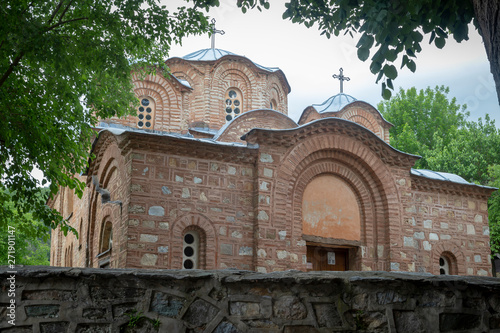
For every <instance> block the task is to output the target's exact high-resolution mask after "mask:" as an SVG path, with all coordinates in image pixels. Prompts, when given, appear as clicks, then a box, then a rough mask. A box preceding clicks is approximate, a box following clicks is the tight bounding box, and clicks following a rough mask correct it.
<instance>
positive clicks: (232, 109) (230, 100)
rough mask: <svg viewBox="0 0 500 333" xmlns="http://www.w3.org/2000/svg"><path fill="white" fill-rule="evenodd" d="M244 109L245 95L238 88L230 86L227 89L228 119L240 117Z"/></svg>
mask: <svg viewBox="0 0 500 333" xmlns="http://www.w3.org/2000/svg"><path fill="white" fill-rule="evenodd" d="M242 110H243V95H242V94H241V91H240V90H239V89H237V88H229V89H228V90H227V91H226V101H225V111H226V112H225V114H226V121H231V120H233V119H234V118H236V117H238V116H239V115H240V114H241V112H242Z"/></svg>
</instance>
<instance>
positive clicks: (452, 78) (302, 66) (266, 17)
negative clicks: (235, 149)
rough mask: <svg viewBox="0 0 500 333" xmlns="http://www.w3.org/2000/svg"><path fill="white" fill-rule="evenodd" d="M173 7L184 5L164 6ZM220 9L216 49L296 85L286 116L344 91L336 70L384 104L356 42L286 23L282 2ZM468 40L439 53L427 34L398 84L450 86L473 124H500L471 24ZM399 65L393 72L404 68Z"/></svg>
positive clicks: (214, 13) (193, 44)
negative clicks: (274, 71)
mask: <svg viewBox="0 0 500 333" xmlns="http://www.w3.org/2000/svg"><path fill="white" fill-rule="evenodd" d="M165 3H166V5H167V7H168V8H169V9H170V10H173V9H174V8H175V7H176V5H177V4H181V5H186V2H185V1H182V0H174V1H172V0H168V2H167V1H165ZM220 3H221V5H220V7H219V8H215V9H213V10H211V11H210V12H209V15H210V16H211V17H213V18H215V19H216V20H217V24H216V27H217V29H221V30H224V32H225V34H224V35H223V36H221V35H217V37H216V43H215V47H216V48H220V49H223V50H226V51H230V52H233V53H236V54H238V55H242V56H245V57H247V58H249V59H250V60H252V61H253V62H256V63H258V64H260V65H262V66H266V67H279V68H280V69H281V70H282V71H283V72H284V73H285V75H286V77H287V79H288V82H289V84H290V86H291V88H292V91H291V93H290V95H289V96H288V110H289V116H290V117H291V118H292V119H294V120H295V121H297V120H298V118H299V117H300V115H301V113H302V111H303V110H304V109H305V108H306V107H307V106H309V105H311V104H320V103H322V102H324V101H325V100H326V99H328V98H329V97H330V96H332V95H334V94H337V93H338V92H339V82H338V80H334V79H333V78H332V75H333V74H338V72H339V68H340V67H342V68H343V69H344V75H345V76H348V77H350V81H348V82H344V92H345V93H347V94H350V95H352V96H353V97H355V98H356V99H358V100H363V101H366V102H368V103H370V104H372V105H373V106H375V107H376V105H377V104H378V103H379V102H380V101H381V99H382V98H381V87H380V83H379V84H375V79H376V76H375V75H373V74H372V73H371V72H370V70H369V66H370V62H369V60H367V61H366V62H362V61H360V60H359V59H358V58H357V55H356V48H355V45H356V43H357V39H352V38H351V37H350V36H342V37H332V38H331V39H327V38H326V37H325V36H320V32H319V31H318V30H317V27H312V28H309V29H308V28H306V27H305V26H304V25H299V24H293V23H291V21H289V20H283V19H282V18H281V15H282V13H283V12H284V9H285V7H284V0H277V1H275V0H273V1H272V3H271V8H270V10H263V11H262V12H259V11H257V10H253V11H250V12H247V13H246V14H243V13H242V12H241V10H240V9H238V8H237V7H236V5H235V4H234V3H235V1H234V0H221V1H220ZM470 29H471V30H472V31H471V34H470V35H471V36H470V40H469V41H467V42H463V43H461V44H458V43H456V42H455V41H454V40H453V38H449V39H448V40H447V44H446V46H445V47H444V48H443V49H441V50H439V49H437V48H436V47H435V46H433V45H428V42H427V41H428V37H424V42H423V51H422V52H421V53H420V54H417V60H416V63H417V71H416V72H415V73H411V72H410V71H409V70H407V69H405V70H402V71H400V72H399V75H398V78H397V79H396V80H395V81H394V86H395V88H396V91H397V90H398V87H402V88H403V89H408V88H410V87H413V86H415V87H416V88H417V89H425V88H426V87H428V86H431V87H435V86H436V85H445V86H449V87H450V93H449V95H448V97H449V98H452V97H456V99H457V102H458V103H459V104H465V103H466V104H467V105H468V110H469V111H470V113H471V117H470V119H472V120H477V118H479V117H484V114H486V113H488V114H490V116H491V117H492V118H494V119H495V120H496V125H497V127H500V106H499V103H498V98H497V95H496V91H495V88H494V81H493V76H492V74H491V73H490V70H489V68H490V67H489V63H488V60H487V57H486V52H485V50H484V45H483V43H482V40H481V37H480V36H479V34H478V33H477V32H476V31H475V30H474V28H473V27H472V26H471V28H470ZM209 47H210V38H209V37H208V35H205V36H195V37H188V38H187V39H185V40H184V42H183V45H182V46H178V45H175V46H173V47H172V50H171V52H170V56H171V57H172V56H178V57H182V56H185V55H187V54H189V53H191V52H194V51H197V50H199V49H204V48H209ZM399 66H400V61H397V63H396V67H397V68H399Z"/></svg>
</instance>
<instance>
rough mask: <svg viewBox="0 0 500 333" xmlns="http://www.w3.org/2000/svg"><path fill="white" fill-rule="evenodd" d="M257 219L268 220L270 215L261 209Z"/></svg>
mask: <svg viewBox="0 0 500 333" xmlns="http://www.w3.org/2000/svg"><path fill="white" fill-rule="evenodd" d="M257 219H258V220H261V221H267V220H269V215H267V213H266V211H264V210H261V211H259V214H258V215H257Z"/></svg>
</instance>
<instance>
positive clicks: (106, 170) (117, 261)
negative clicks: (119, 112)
mask: <svg viewBox="0 0 500 333" xmlns="http://www.w3.org/2000/svg"><path fill="white" fill-rule="evenodd" d="M118 141H119V138H118V137H117V136H115V135H114V134H112V133H111V132H109V131H102V132H101V133H99V137H98V139H97V142H96V143H95V145H94V147H93V151H92V152H93V153H94V154H95V155H96V158H95V159H94V161H93V162H92V163H91V165H90V167H89V170H88V178H87V187H88V190H89V191H90V194H89V196H90V200H89V202H90V206H89V207H88V209H89V214H88V217H89V221H88V224H87V226H88V229H87V231H86V234H87V235H86V236H87V237H86V241H87V245H88V246H87V251H88V253H87V254H86V257H87V260H88V264H89V266H90V267H98V260H97V259H96V256H97V255H98V254H99V241H100V230H101V229H102V225H101V223H102V221H103V220H104V217H106V216H109V220H110V221H111V222H112V228H113V248H114V249H115V251H114V252H113V254H112V258H111V260H113V261H114V263H113V267H124V264H125V260H126V258H125V257H124V255H123V254H121V253H119V248H120V245H121V244H125V243H126V239H125V237H126V236H125V235H126V233H118V230H123V228H125V225H126V223H125V222H126V216H125V215H124V214H123V212H125V211H126V210H125V209H123V208H124V207H125V205H126V204H127V202H126V200H125V199H126V198H125V197H122V196H121V195H120V194H122V195H123V194H124V190H123V188H124V187H128V185H127V184H126V179H128V178H127V177H125V174H124V173H125V170H126V168H125V159H124V157H123V155H122V150H121V149H120V148H119V142H118ZM92 176H96V177H97V180H98V181H99V187H101V188H104V189H106V190H108V191H109V192H110V194H111V201H121V202H122V205H119V204H117V203H110V202H108V203H104V204H103V203H102V199H101V195H100V194H99V193H98V192H97V191H96V186H95V185H94V183H93V181H92Z"/></svg>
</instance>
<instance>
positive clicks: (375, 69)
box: [370, 61, 382, 74]
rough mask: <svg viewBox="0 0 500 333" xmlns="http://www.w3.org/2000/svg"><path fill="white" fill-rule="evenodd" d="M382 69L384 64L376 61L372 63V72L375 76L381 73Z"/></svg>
mask: <svg viewBox="0 0 500 333" xmlns="http://www.w3.org/2000/svg"><path fill="white" fill-rule="evenodd" d="M381 68H382V64H381V63H379V62H376V61H372V63H371V65H370V71H371V72H372V73H373V74H377V73H378V72H380V69H381Z"/></svg>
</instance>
